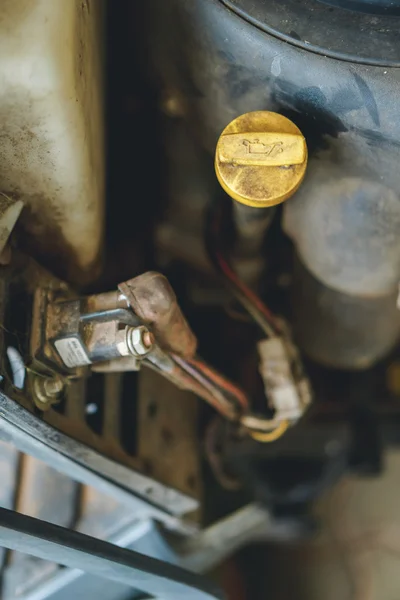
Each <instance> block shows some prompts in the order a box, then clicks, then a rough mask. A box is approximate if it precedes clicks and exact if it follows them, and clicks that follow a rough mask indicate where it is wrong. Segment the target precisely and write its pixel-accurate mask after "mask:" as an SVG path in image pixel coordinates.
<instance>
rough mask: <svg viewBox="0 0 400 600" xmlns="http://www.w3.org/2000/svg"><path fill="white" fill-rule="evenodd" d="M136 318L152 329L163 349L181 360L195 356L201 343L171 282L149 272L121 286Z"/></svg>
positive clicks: (159, 274) (158, 274)
mask: <svg viewBox="0 0 400 600" xmlns="http://www.w3.org/2000/svg"><path fill="white" fill-rule="evenodd" d="M119 289H120V291H121V292H122V293H123V294H124V295H125V297H126V298H127V300H128V302H129V304H130V306H131V307H132V309H133V311H134V312H135V314H137V315H138V317H139V318H140V319H141V320H142V321H143V322H144V323H146V324H147V325H149V326H150V327H151V328H152V330H153V332H154V335H155V336H156V339H157V340H158V341H159V343H160V345H161V346H162V347H164V348H165V349H166V350H170V351H171V352H175V353H176V354H178V355H180V356H185V357H186V356H187V357H191V356H193V355H194V354H195V352H196V348H197V340H196V337H195V335H194V333H193V332H192V330H191V329H190V326H189V324H188V322H187V321H186V319H185V317H184V315H183V313H182V311H181V309H180V307H179V304H178V301H177V298H176V296H175V292H174V291H173V289H172V287H171V285H170V283H169V282H168V279H166V277H164V276H163V275H161V273H154V272H148V273H144V274H143V275H139V276H138V277H135V279H131V280H130V281H127V282H124V283H121V284H120V285H119Z"/></svg>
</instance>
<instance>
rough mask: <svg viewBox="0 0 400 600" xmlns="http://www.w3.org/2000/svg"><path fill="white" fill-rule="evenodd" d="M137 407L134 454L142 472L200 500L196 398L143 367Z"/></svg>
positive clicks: (200, 482)
mask: <svg viewBox="0 0 400 600" xmlns="http://www.w3.org/2000/svg"><path fill="white" fill-rule="evenodd" d="M160 389H162V393H161V394H160ZM138 410H139V413H138V419H139V429H138V454H139V456H140V457H141V460H142V461H143V465H144V468H145V471H146V473H148V474H149V475H151V476H152V477H155V478H156V479H157V480H159V481H163V482H166V481H168V482H169V484H170V485H172V486H173V487H175V488H176V489H178V490H180V491H182V492H185V493H187V494H189V495H191V496H193V497H195V498H196V499H197V500H199V501H201V499H202V487H203V484H202V474H201V461H200V441H199V436H198V432H197V428H198V418H197V417H198V399H197V398H196V397H195V396H194V395H193V394H191V393H190V392H186V391H184V390H177V388H176V387H175V386H174V385H173V384H172V383H169V382H167V381H165V380H164V379H163V378H162V377H161V376H160V375H157V374H155V373H153V372H152V371H149V370H148V369H145V370H144V371H143V372H142V373H141V376H140V383H139V409H138ZM197 515H198V513H197Z"/></svg>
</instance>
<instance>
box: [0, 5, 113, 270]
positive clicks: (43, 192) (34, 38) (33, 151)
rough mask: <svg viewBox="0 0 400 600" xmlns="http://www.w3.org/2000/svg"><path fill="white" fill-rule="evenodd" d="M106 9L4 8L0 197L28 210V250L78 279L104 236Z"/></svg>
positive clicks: (92, 264) (93, 262)
mask: <svg viewBox="0 0 400 600" xmlns="http://www.w3.org/2000/svg"><path fill="white" fill-rule="evenodd" d="M102 4H103V3H102V1H101V0H96V1H95V2H93V1H90V0H85V1H84V2H82V1H80V0H70V1H68V2H65V1H64V0H13V1H6V2H3V3H2V6H1V12H2V19H1V23H0V57H1V58H0V78H1V81H2V86H1V92H0V118H1V123H2V125H1V144H0V191H2V192H4V193H6V194H7V195H8V196H10V197H11V198H14V199H18V200H21V201H22V202H23V204H24V207H25V208H24V210H23V213H22V216H21V230H20V231H21V236H20V238H21V240H22V241H23V244H24V245H25V247H26V248H28V249H29V250H30V251H33V252H35V253H36V255H37V256H40V257H41V259H43V261H44V262H45V263H47V264H49V265H50V266H51V267H52V268H54V269H55V271H56V272H57V273H58V274H61V275H63V276H66V277H68V278H69V279H71V280H74V281H77V282H79V281H83V280H89V279H93V277H94V276H95V274H96V266H97V264H98V260H99V251H100V245H101V240H102V232H103V209H104V207H103V204H104V198H103V196H104V176H103V173H104V150H103V131H104V127H103V122H102V116H103V115H102V100H103V91H102V85H103V84H102V71H103V60H102V55H103V54H102V49H101V46H102V37H103V35H102V23H101V21H102V16H101V13H102Z"/></svg>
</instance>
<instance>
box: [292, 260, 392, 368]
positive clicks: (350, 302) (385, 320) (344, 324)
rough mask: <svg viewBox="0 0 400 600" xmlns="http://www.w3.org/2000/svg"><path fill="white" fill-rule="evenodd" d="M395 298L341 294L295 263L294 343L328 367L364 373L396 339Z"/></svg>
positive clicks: (388, 295)
mask: <svg viewBox="0 0 400 600" xmlns="http://www.w3.org/2000/svg"><path fill="white" fill-rule="evenodd" d="M396 296H397V292H392V293H388V294H385V295H381V296H375V297H367V296H355V295H350V294H343V293H342V292H339V291H337V290H334V289H332V288H330V287H327V286H326V285H325V284H324V283H322V282H321V281H319V280H318V279H316V278H315V277H314V276H313V275H312V274H311V273H310V272H309V270H308V269H307V268H306V267H305V266H304V265H303V264H302V263H301V261H300V260H299V259H297V260H296V261H295V269H294V285H293V317H294V319H293V323H294V333H295V338H296V341H297V342H298V343H299V344H300V346H301V347H302V349H303V350H304V351H305V352H306V354H308V356H309V357H310V358H312V359H314V360H316V361H318V362H320V363H322V364H324V365H326V366H328V367H335V368H340V369H366V368H368V367H370V366H372V365H373V364H374V363H375V362H376V361H377V360H379V359H380V358H383V357H384V356H385V354H387V353H388V352H389V351H390V350H391V349H392V348H393V346H394V344H395V343H396V341H397V340H398V339H399V334H400V311H398V310H397V308H396Z"/></svg>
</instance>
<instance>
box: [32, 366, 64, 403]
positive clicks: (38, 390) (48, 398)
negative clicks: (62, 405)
mask: <svg viewBox="0 0 400 600" xmlns="http://www.w3.org/2000/svg"><path fill="white" fill-rule="evenodd" d="M64 387H65V383H64V381H63V380H62V378H61V377H59V376H55V377H42V376H40V375H37V376H36V377H35V378H34V380H33V397H34V401H35V404H36V406H37V407H38V408H40V409H41V410H47V409H49V408H50V406H51V405H52V404H55V403H56V402H57V401H58V399H59V397H60V395H61V393H62V392H63V390H64Z"/></svg>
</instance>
